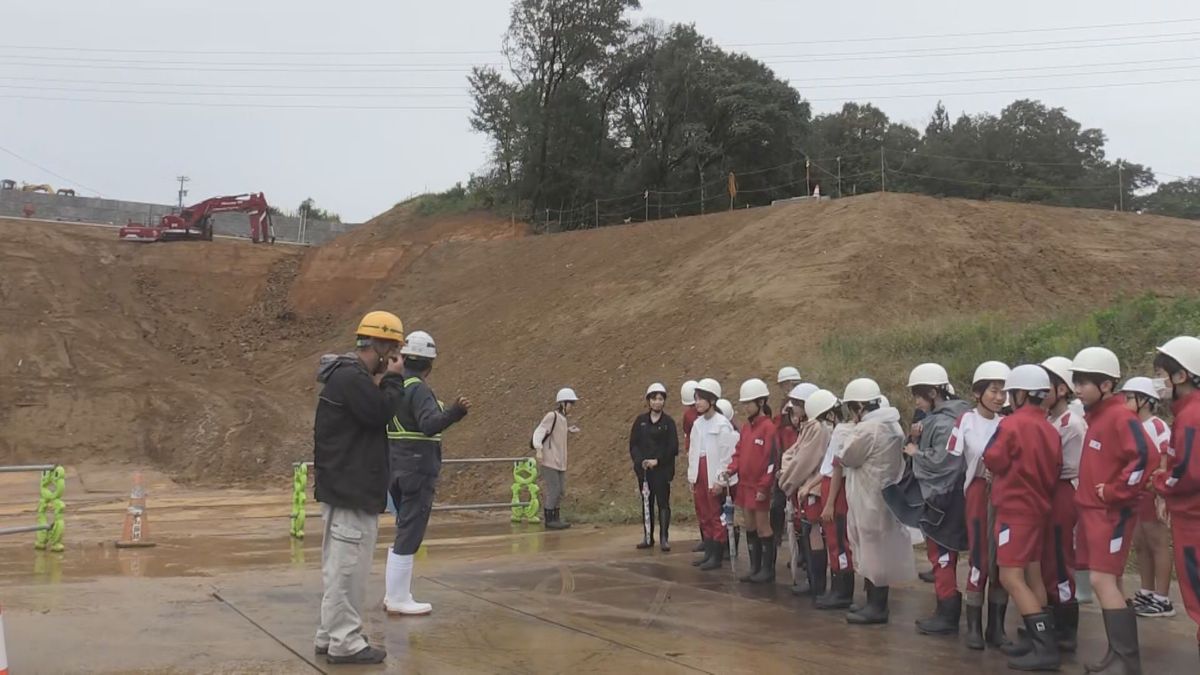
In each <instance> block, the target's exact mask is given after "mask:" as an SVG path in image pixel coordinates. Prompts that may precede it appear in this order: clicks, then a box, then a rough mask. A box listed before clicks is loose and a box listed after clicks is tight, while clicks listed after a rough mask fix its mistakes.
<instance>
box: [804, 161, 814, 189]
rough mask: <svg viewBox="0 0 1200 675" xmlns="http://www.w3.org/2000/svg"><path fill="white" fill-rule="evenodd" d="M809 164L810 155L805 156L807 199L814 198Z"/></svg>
mask: <svg viewBox="0 0 1200 675" xmlns="http://www.w3.org/2000/svg"><path fill="white" fill-rule="evenodd" d="M808 164H809V162H808V155H805V156H804V196H805V197H811V196H812V175H811V174H810V173H809V168H808Z"/></svg>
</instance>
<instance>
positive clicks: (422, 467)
mask: <svg viewBox="0 0 1200 675" xmlns="http://www.w3.org/2000/svg"><path fill="white" fill-rule="evenodd" d="M466 416H467V410H466V408H463V407H462V406H460V405H458V404H457V403H455V404H454V405H452V406H450V409H449V410H443V409H442V403H441V401H439V400H437V396H435V395H434V393H433V389H430V388H429V385H428V384H426V383H425V380H423V379H421V376H420V375H418V374H416V373H414V372H412V371H409V370H407V369H405V371H404V400H403V402H401V403H400V405H398V406H397V407H396V410H395V415H393V416H392V418H391V420H390V421H389V422H388V427H387V436H388V450H389V454H390V455H391V462H392V472H393V473H395V472H415V473H421V474H425V475H427V476H436V475H438V471H440V470H441V468H442V432H443V431H445V430H446V428H447V427H449V426H450V425H451V424H454V423H455V422H457V421H459V420H461V419H462V418H464V417H466Z"/></svg>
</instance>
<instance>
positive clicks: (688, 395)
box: [679, 380, 704, 553]
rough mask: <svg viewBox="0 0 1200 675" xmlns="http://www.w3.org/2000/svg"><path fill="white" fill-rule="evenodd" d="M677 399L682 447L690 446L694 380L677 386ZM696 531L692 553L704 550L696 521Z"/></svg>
mask: <svg viewBox="0 0 1200 675" xmlns="http://www.w3.org/2000/svg"><path fill="white" fill-rule="evenodd" d="M679 400H680V402H681V403H683V415H682V416H681V417H680V418H679V419H680V427H681V428H682V430H683V448H684V450H686V449H687V448H690V447H692V446H691V441H692V425H693V424H695V423H696V417H698V413H697V412H696V381H695V380H688V381H686V382H684V383H683V386H682V387H680V388H679ZM696 525H697V527H696V529H697V531H698V532H699V533H700V541H698V542H696V545H695V546H694V547H693V548H692V553H703V552H704V531H703V530H701V529H700V527H699V525H700V524H699V523H696Z"/></svg>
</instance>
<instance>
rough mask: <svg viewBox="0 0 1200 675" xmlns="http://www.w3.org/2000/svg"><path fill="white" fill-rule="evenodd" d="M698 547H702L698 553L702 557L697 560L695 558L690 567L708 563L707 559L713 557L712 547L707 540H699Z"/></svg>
mask: <svg viewBox="0 0 1200 675" xmlns="http://www.w3.org/2000/svg"><path fill="white" fill-rule="evenodd" d="M700 545H701V547H702V549H701V551H700V552H701V553H703V554H704V555H702V556H700V557H699V558H697V559H695V560H693V561H692V567H699V566H701V565H703V564H704V563H706V562H708V559H709V558H711V557H713V549H712V545H711V543H710V542H709V540H708V539H702V540H700Z"/></svg>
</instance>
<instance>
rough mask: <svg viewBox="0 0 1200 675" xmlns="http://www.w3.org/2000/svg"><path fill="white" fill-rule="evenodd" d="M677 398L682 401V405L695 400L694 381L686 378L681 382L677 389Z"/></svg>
mask: <svg viewBox="0 0 1200 675" xmlns="http://www.w3.org/2000/svg"><path fill="white" fill-rule="evenodd" d="M679 400H681V401H683V404H684V405H692V404H693V403H695V402H696V381H695V380H688V381H687V382H684V383H683V386H682V387H680V389H679Z"/></svg>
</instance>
